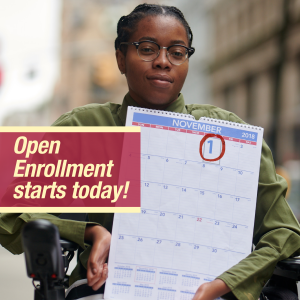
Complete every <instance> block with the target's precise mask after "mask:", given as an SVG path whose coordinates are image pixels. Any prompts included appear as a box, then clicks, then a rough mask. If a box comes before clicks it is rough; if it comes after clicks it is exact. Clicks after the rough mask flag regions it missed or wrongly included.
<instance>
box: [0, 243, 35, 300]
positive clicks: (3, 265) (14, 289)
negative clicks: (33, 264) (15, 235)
mask: <svg viewBox="0 0 300 300" xmlns="http://www.w3.org/2000/svg"><path fill="white" fill-rule="evenodd" d="M0 270H1V271H0V297H1V299H3V300H14V299H20V300H21V299H22V300H33V290H34V287H33V285H32V283H31V281H32V280H31V279H30V278H28V277H27V275H26V267H25V259H24V255H23V254H21V255H12V254H11V253H10V252H8V251H7V250H6V249H4V248H3V247H2V246H0Z"/></svg>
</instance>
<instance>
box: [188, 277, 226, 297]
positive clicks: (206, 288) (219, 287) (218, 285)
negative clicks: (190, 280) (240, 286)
mask: <svg viewBox="0 0 300 300" xmlns="http://www.w3.org/2000/svg"><path fill="white" fill-rule="evenodd" d="M230 291H231V290H230V288H229V287H228V286H227V284H226V283H225V282H224V281H223V280H221V279H215V280H214V281H211V282H207V283H203V284H202V285H200V287H199V288H198V290H197V292H196V293H195V295H194V297H193V299H192V300H214V299H216V298H218V297H221V296H223V295H225V294H227V293H229V292H230Z"/></svg>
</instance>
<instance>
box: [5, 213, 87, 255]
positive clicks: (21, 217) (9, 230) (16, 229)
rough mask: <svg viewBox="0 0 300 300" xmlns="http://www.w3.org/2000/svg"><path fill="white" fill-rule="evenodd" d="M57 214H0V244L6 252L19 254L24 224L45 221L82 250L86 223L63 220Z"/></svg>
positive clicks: (21, 250)
mask: <svg viewBox="0 0 300 300" xmlns="http://www.w3.org/2000/svg"><path fill="white" fill-rule="evenodd" d="M58 215H59V214H46V213H34V214H29V213H23V214H17V213H8V214H7V213H2V214H0V243H1V245H2V246H3V247H5V248H6V249H7V250H9V251H10V252H12V253H13V254H20V253H22V252H23V249H22V243H21V230H22V227H23V225H25V223H27V222H30V221H33V220H37V219H45V220H49V221H50V222H51V223H53V224H54V225H56V226H57V227H58V229H59V233H60V236H61V237H62V238H65V239H68V240H71V241H73V242H75V243H77V244H78V245H79V246H80V247H82V248H83V249H84V248H85V244H84V231H85V227H86V224H87V223H86V222H79V221H72V220H64V219H60V218H59V217H58Z"/></svg>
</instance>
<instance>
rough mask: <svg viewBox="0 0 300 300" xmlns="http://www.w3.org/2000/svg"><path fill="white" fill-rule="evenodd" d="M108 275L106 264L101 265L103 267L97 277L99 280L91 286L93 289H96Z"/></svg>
mask: <svg viewBox="0 0 300 300" xmlns="http://www.w3.org/2000/svg"><path fill="white" fill-rule="evenodd" d="M107 276H108V268H107V264H104V265H103V269H102V273H101V277H99V280H98V281H96V282H95V283H94V284H93V285H92V286H91V287H92V289H93V290H94V291H97V290H98V289H99V288H100V287H101V286H102V285H103V284H104V282H105V281H106V279H107Z"/></svg>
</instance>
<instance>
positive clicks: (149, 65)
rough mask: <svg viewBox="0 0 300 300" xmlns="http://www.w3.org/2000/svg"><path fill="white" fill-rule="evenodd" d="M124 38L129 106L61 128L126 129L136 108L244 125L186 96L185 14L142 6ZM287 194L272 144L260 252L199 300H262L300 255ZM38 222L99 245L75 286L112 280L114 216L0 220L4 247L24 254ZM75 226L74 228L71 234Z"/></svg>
mask: <svg viewBox="0 0 300 300" xmlns="http://www.w3.org/2000/svg"><path fill="white" fill-rule="evenodd" d="M117 33H118V37H117V39H116V42H115V48H116V58H117V63H118V67H119V69H120V72H121V73H122V74H124V75H125V76H126V79H127V82H128V88H129V92H128V94H127V95H126V96H125V97H124V101H123V103H122V105H117V104H113V103H106V104H104V105H99V104H95V105H87V106H84V107H80V108H76V109H74V110H73V111H72V112H69V113H67V114H65V115H63V116H61V117H60V118H59V119H58V120H57V121H56V122H55V123H54V125H55V126H124V125H125V119H126V112H127V107H128V106H129V105H133V106H140V107H146V108H154V109H164V110H167V111H173V112H179V113H185V114H192V115H193V116H194V117H195V118H196V119H199V118H200V117H202V116H206V117H213V118H217V119H224V120H229V121H233V122H239V123H243V121H242V120H241V119H239V118H238V117H237V116H235V115H234V114H232V113H229V112H227V111H224V110H222V109H219V108H216V107H213V106H210V105H185V104H184V99H183V96H182V95H181V94H180V91H181V88H182V86H183V84H184V81H185V78H186V76H187V72H188V65H189V56H190V55H191V54H192V53H193V51H194V50H193V48H191V44H192V40H193V35H192V31H191V29H190V27H189V25H188V24H187V22H186V20H185V19H184V16H183V14H182V13H181V12H180V11H179V10H178V9H177V8H175V7H168V6H159V5H148V4H143V5H139V6H137V7H136V8H135V9H134V11H133V12H132V13H131V14H129V15H128V16H124V17H122V18H121V19H120V20H119V23H118V27H117ZM174 45H177V46H176V47H172V46H174ZM178 45H179V46H178ZM286 188H287V186H286V183H285V181H284V180H283V179H282V178H281V177H279V176H277V175H276V173H275V168H274V163H273V160H272V155H271V152H270V150H269V148H268V147H267V145H266V144H265V143H264V144H263V149H262V159H261V169H260V176H259V188H258V199H257V211H256V218H255V226H254V238H253V242H254V244H255V245H256V249H255V251H254V252H252V253H251V254H250V255H249V256H248V257H247V258H245V259H244V260H242V261H241V262H240V263H239V264H237V265H235V266H233V267H232V268H231V269H230V270H228V271H226V272H224V273H223V274H221V275H220V276H219V277H218V278H217V279H215V280H214V281H212V282H209V283H205V284H203V285H201V286H200V287H199V288H198V290H197V292H196V294H195V296H194V300H200V299H215V298H217V297H219V296H222V295H225V294H227V297H230V296H233V295H234V296H235V297H236V298H238V299H247V300H248V299H258V297H259V295H260V292H261V289H262V287H263V286H264V284H265V283H266V281H267V280H268V279H269V278H270V276H271V275H272V272H273V269H274V267H275V265H276V264H277V262H278V261H279V260H282V259H285V258H287V257H290V256H292V255H295V254H299V248H300V237H299V233H300V228H299V225H298V222H297V221H296V219H295V218H294V216H293V214H292V212H291V211H290V208H289V207H288V205H287V203H286V201H285V199H284V195H285V192H286ZM37 218H45V219H49V220H51V221H52V222H53V223H54V224H56V225H57V226H58V227H59V230H60V234H61V236H62V237H65V238H68V239H70V240H73V241H75V242H77V243H78V244H79V245H81V246H82V247H83V248H84V247H85V245H84V240H85V241H89V242H92V245H93V246H92V247H89V248H88V249H86V250H85V251H84V253H83V254H82V255H81V257H80V261H81V263H82V264H78V265H77V267H76V268H75V270H74V272H73V273H72V276H71V282H70V283H73V282H74V281H75V280H78V279H81V278H83V277H84V276H85V274H86V276H87V279H88V285H89V286H91V287H92V289H93V290H98V289H99V288H100V286H102V285H103V283H104V282H105V280H106V278H107V265H106V264H105V260H106V258H107V255H108V251H109V246H110V232H111V226H112V220H113V215H112V214H90V215H89V218H90V221H91V222H94V223H89V224H86V223H83V222H75V221H65V220H60V219H59V218H57V217H56V216H54V215H48V214H30V215H27V214H20V215H16V214H3V215H1V217H0V222H1V223H0V224H1V227H2V228H0V240H1V243H2V244H3V246H5V247H6V248H7V249H9V250H10V251H11V252H13V253H20V252H21V251H22V250H21V246H20V241H19V240H18V234H19V230H20V227H21V226H22V225H23V224H24V222H27V221H29V220H32V219H37ZM68 222H69V223H70V225H71V226H67V223H68ZM97 224H101V225H102V226H103V227H102V226H99V225H97ZM70 228H72V231H71V230H70ZM83 266H85V267H86V268H87V273H86V269H85V268H84V267H83Z"/></svg>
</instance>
